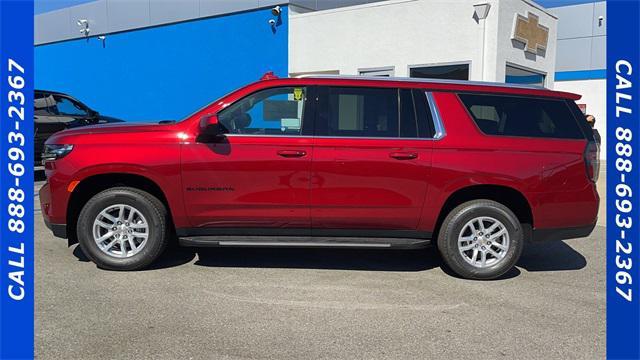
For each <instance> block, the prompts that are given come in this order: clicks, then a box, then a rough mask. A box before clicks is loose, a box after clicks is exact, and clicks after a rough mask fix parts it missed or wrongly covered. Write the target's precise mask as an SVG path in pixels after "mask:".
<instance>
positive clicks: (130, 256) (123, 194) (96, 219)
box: [77, 187, 169, 270]
mask: <svg viewBox="0 0 640 360" xmlns="http://www.w3.org/2000/svg"><path fill="white" fill-rule="evenodd" d="M77 234H78V242H79V243H80V247H81V249H82V251H83V252H84V254H85V255H86V256H87V257H88V258H89V259H91V261H93V262H94V263H96V264H97V265H98V266H99V267H101V268H104V269H109V270H139V269H142V268H144V267H147V266H148V265H149V264H151V263H152V262H153V261H154V260H156V259H157V258H158V257H159V256H160V254H162V252H163V251H164V249H165V248H166V246H167V243H168V240H169V231H168V216H167V210H166V208H165V206H164V205H163V204H162V202H161V201H159V200H158V199H157V198H155V197H154V196H153V195H151V194H149V193H147V192H145V191H142V190H139V189H135V188H130V187H117V188H111V189H107V190H105V191H102V192H100V193H98V194H97V195H95V196H94V197H92V198H91V199H90V200H89V201H88V202H87V203H86V204H85V206H84V207H83V208H82V211H81V212H80V216H79V217H78V226H77Z"/></svg>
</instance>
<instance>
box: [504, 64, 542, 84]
mask: <svg viewBox="0 0 640 360" xmlns="http://www.w3.org/2000/svg"><path fill="white" fill-rule="evenodd" d="M545 77H546V76H545V75H544V74H540V73H537V72H533V71H529V70H524V69H520V68H517V67H515V66H511V65H507V69H506V72H505V82H506V83H511V84H528V85H540V86H544V80H545Z"/></svg>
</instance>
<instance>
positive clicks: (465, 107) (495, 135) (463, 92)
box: [455, 91, 587, 141]
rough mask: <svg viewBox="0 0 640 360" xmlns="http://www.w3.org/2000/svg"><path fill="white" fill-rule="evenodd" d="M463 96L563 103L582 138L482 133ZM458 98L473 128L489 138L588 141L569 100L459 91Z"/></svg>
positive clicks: (456, 93)
mask: <svg viewBox="0 0 640 360" xmlns="http://www.w3.org/2000/svg"><path fill="white" fill-rule="evenodd" d="M461 94H463V95H464V94H469V95H481V96H500V97H517V98H522V99H539V100H551V101H561V102H563V103H564V106H566V107H567V109H568V110H569V112H570V113H571V115H572V116H571V117H572V118H573V119H574V121H575V122H576V126H577V127H578V129H579V130H580V133H581V134H582V136H583V137H582V138H580V139H572V138H560V137H550V136H549V137H547V136H544V137H542V136H524V135H498V134H487V133H485V132H484V131H482V129H481V128H480V126H479V125H478V123H477V122H476V120H475V117H474V116H473V114H472V113H471V111H469V108H468V107H467V105H465V103H464V101H462V99H461V98H460V95H461ZM455 95H456V98H457V99H458V101H459V103H460V106H462V108H463V109H464V111H465V112H466V113H467V116H469V120H471V123H472V124H473V126H475V127H476V129H478V131H479V132H480V134H482V135H484V136H489V137H497V138H516V139H535V140H560V141H586V140H587V135H585V133H584V130H582V127H581V126H580V125H579V124H578V121H579V120H578V119H576V116H575V115H574V114H573V111H572V110H571V108H569V105H568V104H567V99H563V98H553V97H545V96H535V95H512V94H492V93H483V92H471V91H458V92H455Z"/></svg>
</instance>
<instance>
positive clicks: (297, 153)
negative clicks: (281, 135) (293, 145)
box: [278, 150, 307, 158]
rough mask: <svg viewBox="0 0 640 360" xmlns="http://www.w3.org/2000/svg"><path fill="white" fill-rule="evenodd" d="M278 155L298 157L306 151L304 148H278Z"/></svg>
mask: <svg viewBox="0 0 640 360" xmlns="http://www.w3.org/2000/svg"><path fill="white" fill-rule="evenodd" d="M278 155H279V156H282V157H285V158H299V157H303V156H305V155H307V152H306V151H304V150H280V151H278Z"/></svg>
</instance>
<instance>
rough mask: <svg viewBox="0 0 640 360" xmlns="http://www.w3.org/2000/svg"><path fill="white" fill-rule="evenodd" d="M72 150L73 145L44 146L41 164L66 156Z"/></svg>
mask: <svg viewBox="0 0 640 360" xmlns="http://www.w3.org/2000/svg"><path fill="white" fill-rule="evenodd" d="M71 150H73V145H68V144H65V145H57V144H52V145H45V146H44V151H43V152H42V163H43V164H44V162H45V161H50V160H56V159H60V158H63V157H65V156H67V154H69V153H70V152H71Z"/></svg>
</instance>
